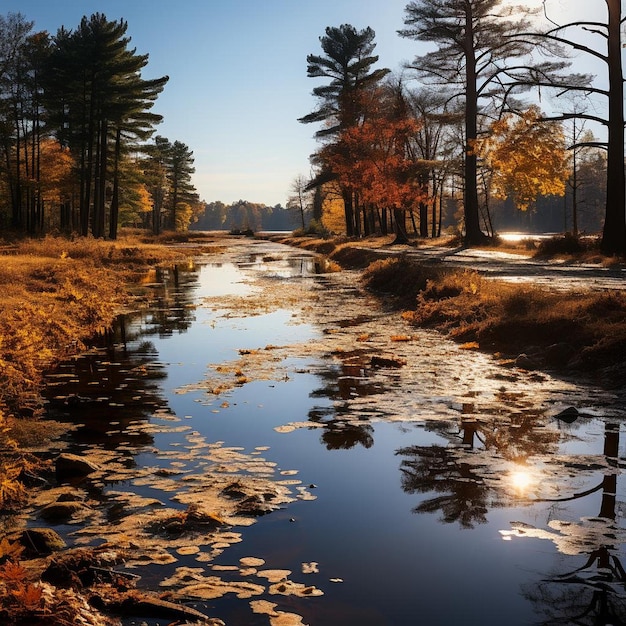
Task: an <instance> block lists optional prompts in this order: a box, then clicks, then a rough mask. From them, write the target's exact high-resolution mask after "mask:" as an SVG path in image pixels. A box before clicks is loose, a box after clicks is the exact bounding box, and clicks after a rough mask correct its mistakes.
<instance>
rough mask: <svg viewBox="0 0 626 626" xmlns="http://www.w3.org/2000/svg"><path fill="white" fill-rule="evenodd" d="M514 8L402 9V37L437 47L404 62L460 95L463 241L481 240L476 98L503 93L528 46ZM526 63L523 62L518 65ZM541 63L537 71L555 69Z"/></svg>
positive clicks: (421, 0) (496, 0)
mask: <svg viewBox="0 0 626 626" xmlns="http://www.w3.org/2000/svg"><path fill="white" fill-rule="evenodd" d="M514 11H519V7H508V8H507V7H505V6H503V1H502V0H447V1H446V2H441V0H415V1H413V2H410V3H409V4H408V5H407V7H406V9H405V20H404V23H405V25H406V26H407V28H405V29H403V30H400V31H399V34H400V35H401V36H402V37H408V38H410V39H415V40H418V41H425V42H432V43H435V44H436V45H437V46H438V48H437V49H436V50H434V51H432V52H429V53H427V54H425V55H423V56H421V57H417V58H416V59H415V60H414V61H413V63H412V64H411V65H410V67H411V68H413V69H414V70H415V71H416V72H417V74H418V76H420V77H423V78H426V79H427V80H428V81H429V82H430V83H432V84H434V85H438V86H440V88H443V89H446V90H448V91H450V98H451V99H454V98H461V99H462V101H463V106H464V121H465V138H464V142H465V147H464V152H465V155H464V221H465V242H466V244H467V245H474V244H479V243H481V242H482V241H483V240H484V238H485V235H484V233H483V232H482V230H481V227H480V220H479V203H478V180H477V177H478V165H477V156H476V151H475V143H476V140H477V139H478V136H479V129H480V125H481V118H482V115H483V114H484V112H485V107H484V106H481V101H484V100H490V101H491V102H493V101H494V100H493V98H496V97H500V98H502V97H504V95H505V94H506V90H505V89H504V88H503V87H502V81H503V80H504V76H505V75H506V73H507V72H509V71H511V70H512V69H513V65H512V64H513V63H516V64H517V67H519V66H520V65H519V64H520V59H524V60H527V59H526V58H527V57H528V55H529V54H530V52H531V51H532V48H533V46H532V44H531V43H530V42H528V41H524V39H523V38H521V37H516V35H517V34H518V33H522V32H524V31H527V30H529V28H528V23H527V22H526V21H525V20H516V21H514V20H512V19H511V17H512V15H513V14H514ZM522 65H526V63H522ZM560 67H562V65H559V64H556V65H555V64H544V66H543V67H542V70H541V71H542V73H547V72H549V71H554V70H556V69H559V68H560Z"/></svg>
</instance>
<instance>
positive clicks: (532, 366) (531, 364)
mask: <svg viewBox="0 0 626 626" xmlns="http://www.w3.org/2000/svg"><path fill="white" fill-rule="evenodd" d="M515 367H519V368H521V369H523V370H536V369H537V368H538V367H539V364H538V363H537V361H535V360H534V359H531V358H530V357H529V356H528V355H527V354H520V355H519V356H518V357H517V358H516V359H515Z"/></svg>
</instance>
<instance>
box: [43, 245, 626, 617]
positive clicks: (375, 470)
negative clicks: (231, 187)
mask: <svg viewBox="0 0 626 626" xmlns="http://www.w3.org/2000/svg"><path fill="white" fill-rule="evenodd" d="M225 243H226V244H227V248H226V249H225V251H224V252H223V253H222V254H220V255H216V256H207V257H204V258H202V259H199V260H198V263H197V264H195V265H193V266H190V267H187V268H183V267H180V268H178V270H177V272H176V273H174V272H163V273H162V274H161V275H160V276H157V277H156V279H155V281H154V285H153V286H152V287H151V288H152V289H153V290H154V292H155V294H159V296H158V298H157V300H158V305H157V306H156V307H155V308H154V309H153V310H150V311H148V312H145V313H143V314H142V315H141V316H128V317H127V318H126V319H125V323H124V326H123V329H120V330H118V331H117V335H116V336H115V337H114V338H113V341H112V342H110V343H109V344H108V346H103V347H102V348H100V349H94V350H93V351H92V352H91V353H89V354H87V355H85V357H83V358H81V359H78V360H76V361H75V362H72V363H67V364H65V365H64V366H62V367H60V368H59V369H58V370H57V371H56V372H53V373H52V374H51V376H50V379H49V381H50V386H49V398H50V414H51V415H52V416H53V417H55V418H57V419H60V418H62V419H70V420H72V421H74V422H76V424H78V426H77V428H76V429H75V431H74V432H73V434H72V437H71V441H70V448H71V450H72V451H74V452H78V453H85V454H88V455H89V456H90V457H91V458H93V459H94V460H95V461H96V462H97V463H98V465H99V467H100V471H99V472H97V473H96V474H94V475H91V476H90V477H89V478H88V479H87V480H86V481H85V482H83V483H81V484H79V485H76V486H75V488H76V489H79V490H81V491H82V493H83V494H84V498H85V503H86V505H87V506H85V508H84V509H83V510H82V511H80V514H77V515H75V516H74V518H73V519H72V520H70V523H63V524H56V525H55V526H54V527H55V529H56V530H57V531H58V532H59V533H60V534H62V536H63V537H64V538H65V539H66V541H67V542H68V543H69V544H70V545H92V546H93V545H98V544H100V543H102V542H104V541H108V542H111V545H113V546H116V545H121V546H124V547H125V548H129V549H130V551H131V553H132V554H133V558H132V559H131V560H130V561H129V562H128V563H127V565H126V567H125V568H123V567H120V568H119V569H120V570H122V569H125V571H129V572H133V573H135V574H137V575H139V576H141V579H140V580H139V583H138V585H139V586H140V587H144V588H148V589H157V590H162V591H164V592H165V591H167V592H169V593H170V594H171V597H173V598H175V599H177V600H179V601H185V602H188V603H189V604H190V606H193V607H195V608H197V609H199V610H201V611H203V612H204V613H206V614H208V615H211V616H213V617H219V618H221V619H222V620H224V622H225V623H226V624H229V625H230V626H233V625H237V626H238V625H243V624H246V625H256V624H259V625H261V624H272V625H278V624H301V623H302V624H309V625H310V626H317V625H324V626H335V625H336V626H339V625H341V626H346V625H352V624H354V625H356V624H358V625H359V626H368V625H372V626H381V625H385V624H389V625H394V626H401V625H409V624H411V625H413V624H416V623H422V624H429V625H431V624H483V625H489V624H501V623H502V622H503V621H505V622H506V623H507V624H534V623H570V622H573V621H574V620H575V619H579V621H578V622H576V623H581V624H587V623H589V624H592V623H598V622H594V621H593V620H594V619H597V618H598V616H599V615H603V616H604V618H605V619H606V621H605V622H599V623H620V621H619V620H621V621H625V620H626V594H625V592H624V584H625V583H626V580H625V578H626V577H625V575H624V570H623V568H622V566H621V562H622V561H623V557H624V541H625V540H626V532H625V523H624V519H623V513H624V511H625V510H626V506H625V504H624V501H625V498H624V492H625V488H624V480H623V478H622V473H623V468H624V444H623V443H622V442H620V434H621V426H622V422H623V417H624V415H625V409H624V407H623V406H621V405H619V404H618V403H617V399H616V397H614V396H613V395H611V393H609V392H605V391H602V390H599V389H595V388H593V387H592V386H590V385H584V384H577V383H574V382H572V381H565V380H561V379H558V378H552V377H550V376H548V375H546V374H541V373H536V372H534V373H531V372H525V371H522V370H517V369H515V368H511V367H504V366H503V365H502V364H499V363H498V362H497V360H495V359H494V358H493V357H491V356H488V355H484V354H482V353H479V352H476V351H473V350H469V349H463V346H459V345H457V344H454V343H452V342H448V341H445V340H443V339H442V338H441V337H440V336H438V335H436V334H434V333H431V332H428V331H420V330H417V329H415V328H413V327H410V326H408V325H407V324H406V323H405V322H404V321H403V320H402V319H401V318H400V316H399V315H398V314H397V313H394V312H389V311H385V310H384V307H383V306H382V305H381V303H380V302H379V301H377V300H376V299H374V298H373V297H372V296H371V295H368V294H366V293H363V292H362V291H361V290H360V289H359V284H358V274H356V273H352V272H349V271H343V272H337V273H324V264H323V262H322V261H320V260H319V259H316V257H314V256H313V255H309V254H308V253H306V252H302V251H299V250H294V249H292V248H288V247H285V246H281V245H279V244H275V243H271V242H261V241H255V240H249V239H233V240H228V241H226V242H225ZM122 331H123V332H122ZM573 409H575V410H573ZM63 489H66V487H59V490H63ZM45 497H46V498H48V500H49V497H50V496H49V493H48V495H47V496H45ZM43 498H44V496H43V495H42V499H43ZM42 502H43V500H42ZM190 507H191V508H190ZM197 510H199V511H200V512H201V513H202V515H203V517H201V518H199V519H202V520H203V524H202V525H200V526H193V525H191V524H189V525H187V526H185V525H184V524H183V525H181V524H178V526H176V527H175V528H174V526H173V525H172V524H173V520H174V519H175V518H176V515H178V516H179V518H180V516H184V515H187V516H189V512H190V511H197ZM210 515H212V516H213V518H211V519H214V520H215V521H214V523H213V524H209V523H208V522H207V519H209V518H208V517H207V516H210ZM38 523H39V522H38ZM603 612H604V613H603ZM580 616H582V617H580ZM551 620H552V621H551ZM611 620H612V621H611ZM142 621H148V623H156V621H153V622H150V620H146V619H144V618H143V617H140V618H133V619H129V620H128V622H127V623H129V624H130V623H137V624H138V623H141V622H142ZM157 621H158V620H157Z"/></svg>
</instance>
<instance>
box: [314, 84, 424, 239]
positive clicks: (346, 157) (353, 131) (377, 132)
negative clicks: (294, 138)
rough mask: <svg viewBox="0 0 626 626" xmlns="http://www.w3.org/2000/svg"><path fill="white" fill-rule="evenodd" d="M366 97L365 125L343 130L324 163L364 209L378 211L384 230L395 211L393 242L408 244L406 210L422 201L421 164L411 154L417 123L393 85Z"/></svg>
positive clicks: (370, 223)
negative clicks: (387, 216) (387, 217)
mask: <svg viewBox="0 0 626 626" xmlns="http://www.w3.org/2000/svg"><path fill="white" fill-rule="evenodd" d="M368 95H369V100H368V105H367V106H366V107H364V111H365V113H366V115H365V116H364V119H363V121H362V122H361V123H360V124H359V125H354V126H351V127H349V128H346V129H344V130H343V131H342V132H341V134H340V137H339V141H338V142H337V146H333V145H331V146H329V148H330V150H329V153H328V155H327V157H326V160H327V161H328V162H329V163H330V164H331V167H332V169H333V171H334V172H336V174H337V178H338V181H339V183H340V184H341V185H342V186H343V187H344V189H349V190H352V191H353V192H354V193H358V194H359V196H360V198H361V200H362V202H363V205H364V206H370V207H371V208H372V209H374V210H375V211H378V221H379V223H380V225H381V228H382V229H383V230H385V227H386V212H387V211H388V210H391V211H392V212H393V216H394V227H395V229H396V241H397V242H398V243H406V242H407V241H408V238H407V233H406V228H405V226H404V224H405V217H406V212H407V211H411V210H412V209H413V208H415V207H416V206H417V204H418V203H419V202H420V201H421V200H422V199H423V197H424V193H423V189H422V187H421V186H420V185H419V180H418V179H419V171H420V165H419V163H417V162H416V160H415V159H414V157H413V154H412V153H411V138H412V137H413V136H414V135H415V134H416V132H417V130H418V124H417V122H416V120H415V119H414V118H413V117H411V116H410V114H409V110H408V107H407V105H406V101H405V98H404V94H403V93H402V91H401V90H399V89H397V87H396V86H394V85H388V86H387V87H386V89H383V88H379V89H377V90H371V91H370V92H369V94H368ZM337 147H338V148H339V149H336V148H337ZM373 215H375V213H373V214H372V216H371V217H370V219H368V217H367V215H365V216H364V224H365V227H366V231H365V232H366V234H368V232H369V231H370V230H372V229H373V221H374V219H373Z"/></svg>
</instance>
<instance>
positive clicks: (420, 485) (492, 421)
mask: <svg viewBox="0 0 626 626" xmlns="http://www.w3.org/2000/svg"><path fill="white" fill-rule="evenodd" d="M473 410H474V406H473V404H471V403H464V404H463V405H462V408H461V413H462V414H461V416H460V417H459V419H458V421H457V422H456V423H455V422H453V421H451V420H438V421H437V420H435V421H432V422H427V423H426V425H425V429H426V430H429V431H433V432H436V433H438V434H439V435H440V436H441V437H442V438H444V439H447V440H448V445H446V446H444V445H438V444H431V445H427V446H425V445H414V446H408V447H404V448H400V449H399V450H398V451H397V452H396V454H397V455H399V456H401V457H407V458H404V459H402V461H401V463H400V471H401V472H402V475H401V483H402V488H403V490H404V491H406V492H407V493H411V494H428V493H431V492H435V493H437V494H442V495H438V496H436V497H433V498H428V499H425V500H423V501H422V502H421V503H420V504H418V505H417V506H416V507H415V508H414V511H415V512H416V513H435V512H437V511H441V513H442V518H441V520H442V521H443V522H444V523H453V522H458V523H459V524H460V525H461V526H462V527H463V528H473V527H474V525H475V524H483V523H486V521H487V513H488V511H489V509H490V508H496V507H502V506H504V505H505V504H510V503H511V500H515V499H517V498H520V497H522V496H525V495H527V493H528V491H529V489H530V488H531V486H533V485H534V484H535V482H536V479H534V478H533V477H532V472H533V470H532V468H531V467H529V465H528V463H529V460H530V459H531V458H533V457H537V456H540V455H547V454H549V453H551V452H554V451H555V450H556V445H557V443H558V440H559V433H558V432H557V431H555V430H551V429H548V428H545V419H544V417H543V416H542V414H541V413H539V412H537V411H524V412H518V413H513V414H510V415H509V416H508V417H505V416H504V415H497V416H483V415H476V414H474V413H473Z"/></svg>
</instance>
